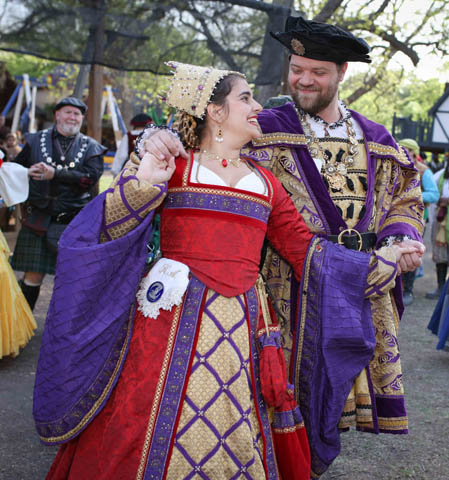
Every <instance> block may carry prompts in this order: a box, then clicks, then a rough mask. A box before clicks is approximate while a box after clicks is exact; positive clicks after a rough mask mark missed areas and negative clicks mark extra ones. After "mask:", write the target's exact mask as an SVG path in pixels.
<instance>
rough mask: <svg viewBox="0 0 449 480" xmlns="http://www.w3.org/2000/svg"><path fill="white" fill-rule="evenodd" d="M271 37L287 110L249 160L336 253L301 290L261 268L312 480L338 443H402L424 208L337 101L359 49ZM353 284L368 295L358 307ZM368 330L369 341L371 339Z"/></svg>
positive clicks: (304, 25)
mask: <svg viewBox="0 0 449 480" xmlns="http://www.w3.org/2000/svg"><path fill="white" fill-rule="evenodd" d="M272 36H273V37H274V38H275V39H276V40H278V41H280V42H281V43H282V44H283V45H284V46H285V47H286V48H287V49H288V50H289V53H290V67H289V78H288V80H289V87H290V94H291V96H292V98H293V102H289V103H286V104H284V105H282V106H280V107H276V108H272V109H269V110H264V111H262V112H261V113H260V114H259V116H258V121H259V124H260V126H261V129H262V132H263V135H262V137H260V138H259V139H257V140H255V141H254V142H253V144H252V145H251V146H249V147H248V149H247V150H246V151H245V155H247V156H249V157H251V158H252V159H253V160H255V161H257V162H259V163H260V164H261V165H263V166H264V167H267V168H269V169H270V170H272V171H273V172H274V173H275V175H276V176H277V177H278V178H279V180H280V181H281V182H282V184H283V185H284V187H285V189H286V190H287V192H288V193H289V194H290V196H291V198H292V200H293V202H294V204H295V205H296V207H297V208H298V210H299V212H300V213H301V214H302V216H303V217H304V220H305V221H306V223H307V224H308V226H309V227H310V228H311V230H312V231H313V232H314V233H315V234H316V235H317V236H319V237H324V238H326V239H327V240H330V241H331V242H335V243H338V244H340V245H342V248H341V250H340V251H339V252H335V251H334V252H332V253H330V251H329V248H326V247H323V246H322V245H321V244H320V243H319V242H318V243H314V244H313V245H312V247H311V248H310V250H309V256H308V261H307V262H306V266H305V271H304V274H303V280H302V283H301V285H298V284H297V283H296V282H295V279H294V276H293V275H292V270H291V268H290V266H289V265H288V264H287V263H286V262H285V261H284V260H283V259H282V258H281V257H280V255H279V254H278V253H277V252H276V251H275V250H274V249H273V248H272V247H271V246H268V248H267V254H266V257H265V262H264V267H263V274H264V276H265V278H266V282H267V285H268V289H269V291H270V292H271V294H272V295H271V296H272V298H273V299H274V304H275V307H276V310H277V312H278V313H279V314H280V315H279V316H280V317H281V318H280V321H281V323H283V328H284V334H283V338H284V346H285V348H284V351H285V352H286V353H287V355H286V356H287V358H286V360H287V363H288V367H289V370H290V377H291V381H292V383H293V384H294V385H295V395H296V398H297V400H298V403H299V405H300V407H301V411H302V413H303V416H304V420H305V424H306V428H307V431H308V437H309V443H310V447H311V454H312V472H313V474H314V476H316V477H317V476H319V475H321V474H322V473H323V472H324V471H325V470H326V469H327V468H328V466H329V465H330V464H331V462H332V461H333V459H334V458H335V457H336V456H337V455H338V453H339V450H340V443H339V438H338V437H339V435H338V432H339V431H344V430H347V429H348V428H350V427H351V426H355V427H356V428H357V429H359V430H362V431H368V432H373V433H380V432H385V433H407V431H408V430H407V429H408V424H407V416H406V410H405V400H404V390H403V386H402V371H401V364H400V356H399V349H398V342H397V329H398V323H399V320H400V317H401V314H402V311H403V305H402V293H401V282H400V277H399V276H398V275H400V274H401V273H403V272H407V271H410V270H413V269H415V268H416V267H417V266H419V265H420V264H421V255H422V253H423V251H424V246H423V245H422V243H421V232H422V226H423V223H422V215H423V204H422V200H421V191H420V181H419V176H418V173H417V171H416V170H415V168H414V166H413V163H412V162H411V161H410V159H409V157H408V156H407V154H406V153H405V151H404V150H403V149H402V148H401V147H399V146H398V145H397V143H396V142H395V141H394V139H393V137H392V136H391V135H390V134H389V133H388V131H387V130H386V129H385V127H383V126H382V125H379V124H377V123H375V122H372V121H370V120H368V119H367V118H366V117H364V116H362V115H361V114H359V113H357V112H355V111H352V110H349V109H348V108H346V106H345V105H344V104H343V103H342V102H341V101H340V100H339V98H338V88H339V84H340V82H341V81H342V80H343V78H344V75H345V73H346V70H347V68H348V62H349V61H360V62H366V63H369V62H370V61H371V60H370V58H369V51H370V49H369V47H368V45H367V44H366V42H365V41H364V40H362V39H360V38H356V37H354V36H353V35H352V34H350V33H348V32H346V31H344V30H342V29H340V28H339V27H336V26H333V25H327V24H321V23H317V22H312V21H307V20H304V19H303V18H301V17H299V18H298V17H289V18H288V20H287V22H286V28H285V31H284V32H277V33H272ZM147 149H148V150H149V151H151V152H152V153H154V154H158V155H160V156H161V157H162V158H163V157H164V156H175V157H176V156H177V155H178V154H179V153H180V152H181V153H182V152H183V149H182V146H181V145H180V143H179V142H177V141H176V140H175V139H174V137H173V136H172V135H170V134H169V133H168V132H166V131H162V132H157V133H155V134H154V135H152V136H151V137H150V139H149V140H147ZM393 244H403V245H413V246H414V247H415V252H414V253H410V254H406V255H404V257H403V259H401V261H400V263H399V264H396V262H395V259H394V256H393V255H392V252H391V249H389V248H388V246H391V245H393ZM357 250H358V251H359V252H366V253H365V255H366V256H367V257H369V259H368V260H367V261H368V262H369V265H368V273H367V275H365V276H364V275H363V274H362V271H361V270H357V269H356V270H355V271H352V272H351V269H354V263H353V262H354V261H355V258H359V257H360V255H362V254H361V253H359V252H354V251H357ZM344 271H345V272H346V273H347V274H348V276H347V277H346V279H347V280H348V281H347V282H346V280H344V281H343V280H342V274H343V272H344ZM351 273H352V278H349V277H351ZM357 281H358V282H359V284H362V283H363V284H364V288H362V290H363V291H364V292H365V294H364V296H363V298H360V293H357V292H360V290H357V289H356V288H355V285H356V284H357ZM351 282H352V285H353V286H352V287H351ZM282 318H283V319H284V321H283V322H282ZM367 318H371V322H370V324H372V325H373V327H374V331H371V332H369V331H367V330H366V324H365V322H366V319H367ZM364 324H365V327H361V325H364ZM368 330H369V329H368ZM370 335H373V339H375V347H373V352H372V355H366V352H363V353H362V351H361V349H360V350H359V347H358V345H359V343H358V340H357V337H358V339H359V340H360V338H365V340H366V341H367V342H368V343H369V340H370Z"/></svg>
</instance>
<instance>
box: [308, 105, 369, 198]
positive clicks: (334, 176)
mask: <svg viewBox="0 0 449 480" xmlns="http://www.w3.org/2000/svg"><path fill="white" fill-rule="evenodd" d="M299 114H300V121H301V124H302V127H303V129H304V133H305V137H306V142H307V147H308V148H309V151H310V154H311V155H312V157H314V158H319V155H318V154H319V153H320V154H321V159H322V160H323V166H322V167H321V170H322V173H323V176H324V177H325V178H326V180H327V181H328V182H329V185H330V186H331V187H332V188H335V189H337V190H341V189H342V188H343V186H344V185H345V183H346V175H347V173H348V168H351V167H352V166H353V165H354V159H355V157H356V155H357V154H358V152H359V149H358V146H359V142H358V140H357V138H356V133H355V130H354V127H353V125H352V122H351V119H350V118H346V119H345V121H344V122H345V125H346V130H347V132H348V141H349V148H348V154H347V155H346V157H345V159H344V160H343V163H341V162H334V161H332V159H331V158H330V157H329V155H327V154H326V152H324V150H323V147H322V146H321V144H320V142H319V141H318V139H317V138H316V135H315V133H314V131H313V130H312V127H311V126H310V123H309V122H308V120H307V116H306V114H305V112H303V111H301V112H299ZM314 145H316V146H314Z"/></svg>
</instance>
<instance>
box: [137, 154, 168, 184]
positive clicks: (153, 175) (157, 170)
mask: <svg viewBox="0 0 449 480" xmlns="http://www.w3.org/2000/svg"><path fill="white" fill-rule="evenodd" d="M175 168H176V165H175V159H174V158H173V157H170V158H168V159H164V160H159V159H158V158H156V157H155V156H154V155H153V154H151V153H145V155H144V156H143V158H142V160H141V161H140V165H139V168H138V170H137V173H136V177H137V178H138V179H139V180H145V181H147V182H149V183H152V184H153V185H155V184H157V183H163V182H168V181H169V180H170V178H171V177H172V175H173V172H174V171H175Z"/></svg>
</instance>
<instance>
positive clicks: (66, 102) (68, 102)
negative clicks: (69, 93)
mask: <svg viewBox="0 0 449 480" xmlns="http://www.w3.org/2000/svg"><path fill="white" fill-rule="evenodd" d="M62 107H76V108H79V109H80V110H81V113H82V114H83V115H84V114H85V113H86V112H87V105H86V104H85V103H84V102H83V101H81V100H80V99H79V98H76V97H66V98H63V99H62V100H61V101H60V102H58V103H57V104H56V105H55V107H54V108H53V112H56V111H57V110H59V109H60V108H62Z"/></svg>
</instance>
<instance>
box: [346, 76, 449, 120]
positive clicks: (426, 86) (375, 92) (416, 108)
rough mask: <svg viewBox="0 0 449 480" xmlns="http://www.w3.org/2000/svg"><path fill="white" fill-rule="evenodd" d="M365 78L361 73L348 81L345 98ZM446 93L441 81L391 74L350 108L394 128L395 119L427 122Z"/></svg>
mask: <svg viewBox="0 0 449 480" xmlns="http://www.w3.org/2000/svg"><path fill="white" fill-rule="evenodd" d="M364 77H365V75H364V74H361V73H358V74H355V75H352V76H350V77H349V78H347V80H345V82H344V83H343V85H342V88H341V98H342V99H343V100H344V99H345V97H347V96H349V95H350V94H351V93H352V92H353V91H354V90H355V89H356V88H357V87H358V86H360V84H361V83H363V80H364ZM443 92H444V83H442V82H441V81H440V80H439V79H438V78H431V79H429V80H422V79H420V78H419V77H418V76H417V75H416V74H415V73H410V74H408V75H405V76H404V75H403V72H401V71H398V70H396V71H395V70H390V71H387V72H386V74H385V76H384V77H383V78H382V79H381V81H380V82H379V83H378V84H377V85H376V87H375V88H373V89H372V90H370V91H369V92H368V93H366V94H365V95H363V96H362V97H360V98H358V99H357V100H356V101H355V102H353V103H351V104H350V105H348V106H350V108H352V109H354V110H357V111H358V112H360V113H362V114H363V115H366V116H367V117H368V118H370V119H371V120H374V121H376V122H378V123H381V124H382V125H384V126H385V127H386V128H388V129H391V125H392V122H393V116H394V114H396V116H398V117H411V119H412V120H415V121H416V120H427V119H428V118H429V117H428V112H429V110H430V108H432V107H433V105H434V104H435V103H436V101H437V100H438V99H439V98H440V97H441V95H442V94H443Z"/></svg>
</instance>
